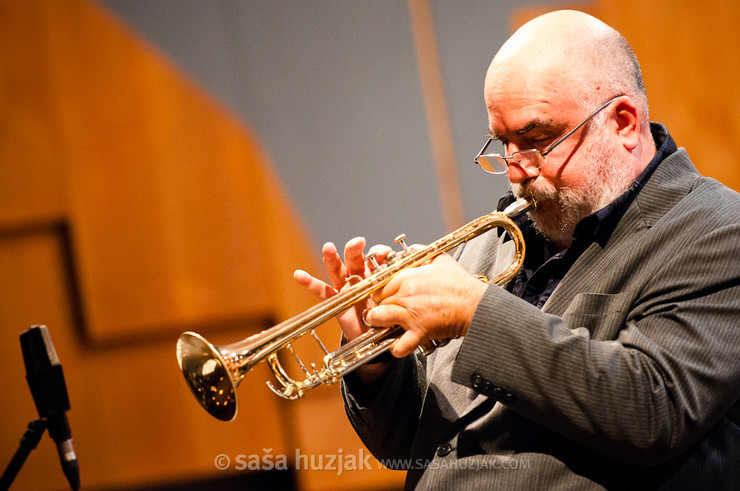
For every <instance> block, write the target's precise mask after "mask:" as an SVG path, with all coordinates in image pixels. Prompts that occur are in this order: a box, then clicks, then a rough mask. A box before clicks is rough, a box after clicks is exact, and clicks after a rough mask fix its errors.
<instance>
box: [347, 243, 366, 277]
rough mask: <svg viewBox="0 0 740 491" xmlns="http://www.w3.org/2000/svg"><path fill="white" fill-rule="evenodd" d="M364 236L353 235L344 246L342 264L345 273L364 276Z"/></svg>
mask: <svg viewBox="0 0 740 491" xmlns="http://www.w3.org/2000/svg"><path fill="white" fill-rule="evenodd" d="M364 249H365V238H364V237H355V238H354V239H352V240H350V241H349V242H347V245H345V246H344V264H345V265H346V267H347V273H348V274H349V275H350V276H351V275H358V276H362V277H364V276H365V255H364V254H363V251H364Z"/></svg>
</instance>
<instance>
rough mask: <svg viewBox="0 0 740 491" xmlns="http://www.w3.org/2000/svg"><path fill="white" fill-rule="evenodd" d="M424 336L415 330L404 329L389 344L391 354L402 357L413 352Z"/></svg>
mask: <svg viewBox="0 0 740 491" xmlns="http://www.w3.org/2000/svg"><path fill="white" fill-rule="evenodd" d="M423 340H424V337H423V336H422V335H421V334H420V333H419V332H417V331H405V332H404V333H403V334H402V335H401V337H400V338H398V339H397V340H396V342H395V343H393V346H391V354H392V355H393V356H395V357H396V358H403V357H404V356H408V355H410V354H411V353H413V352H414V351H415V350H416V348H418V347H419V345H420V344H421V342H422V341H423Z"/></svg>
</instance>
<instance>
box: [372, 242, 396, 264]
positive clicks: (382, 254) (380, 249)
mask: <svg viewBox="0 0 740 491" xmlns="http://www.w3.org/2000/svg"><path fill="white" fill-rule="evenodd" d="M391 252H393V249H392V248H390V247H389V246H387V245H384V244H375V245H374V246H372V247H371V248H370V249H369V250H368V251H367V253H368V255H370V254H374V255H375V260H376V261H378V264H385V263H386V262H388V254H390V253H391Z"/></svg>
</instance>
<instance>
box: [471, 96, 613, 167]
mask: <svg viewBox="0 0 740 491" xmlns="http://www.w3.org/2000/svg"><path fill="white" fill-rule="evenodd" d="M620 97H622V95H618V96H614V97H612V98H611V99H609V100H608V101H606V102H605V103H603V104H602V105H601V106H599V107H598V108H597V109H596V110H595V111H594V112H592V113H591V114H589V115H588V116H587V117H586V119H584V120H583V121H581V122H580V123H578V125H576V126H575V127H574V128H573V129H572V130H570V131H569V132H567V133H566V134H564V135H563V136H561V137H560V138H558V139H557V140H555V141H554V142H553V143H552V144H551V145H550V146H549V147H547V148H546V149H545V150H543V151H539V150H537V149H536V148H528V149H526V150H519V151H517V152H514V153H512V154H511V155H507V156H504V155H501V154H499V153H491V154H485V151H486V149H487V148H488V146H489V145H490V144H491V142H493V141H494V139H493V138H489V139H488V140H486V143H485V145H483V148H481V149H480V152H478V155H476V156H475V159H474V161H475V163H476V164H478V166H479V167H480V168H481V169H483V170H484V171H486V172H488V173H489V174H506V172H507V171H508V170H509V160H513V161H514V162H516V163H517V164H520V163H521V159H520V158H519V157H518V156H517V155H521V154H531V153H534V154H539V156H540V157H542V160H544V158H545V156H547V154H549V153H550V152H552V151H553V150H555V148H556V147H557V146H558V145H560V144H561V143H563V142H564V141H565V140H566V139H567V138H568V137H569V136H571V135H572V134H573V133H575V132H576V131H578V129H579V128H580V127H581V126H583V125H584V124H586V123H587V122H588V121H589V120H590V119H591V118H593V117H594V116H596V115H597V114H598V113H599V112H600V111H601V110H602V109H604V108H605V107H607V106H608V105H609V104H611V103H612V102H614V101H616V100H617V99H619V98H620ZM481 157H489V158H493V159H496V160H497V161H498V162H499V163H503V166H504V170H501V171H494V170H489V169H487V168H486V167H489V168H491V167H490V166H486V165H483V164H481V163H480V160H479V159H480V158H481ZM541 166H542V162H540V164H539V165H538V166H537V168H538V169H539V168H540V167H541Z"/></svg>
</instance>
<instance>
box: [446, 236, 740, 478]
mask: <svg viewBox="0 0 740 491" xmlns="http://www.w3.org/2000/svg"><path fill="white" fill-rule="evenodd" d="M738 237H740V226H738V225H737V224H734V225H727V226H724V227H721V228H718V229H716V230H714V231H712V232H710V233H707V234H704V235H701V236H700V237H694V238H692V240H691V242H690V244H691V245H690V246H689V247H685V248H683V249H681V250H680V251H674V252H672V253H671V255H669V256H666V258H665V260H664V261H661V262H660V263H659V265H658V266H655V269H654V270H653V271H650V272H649V274H645V272H644V271H643V272H642V273H643V274H644V275H645V279H644V281H643V282H642V283H641V284H640V285H639V287H634V288H632V289H631V290H630V289H625V290H624V291H620V290H619V288H615V290H616V291H612V292H610V293H609V294H604V293H591V294H582V295H580V296H577V297H576V298H575V299H574V300H573V302H572V304H571V305H572V306H577V307H576V308H574V309H572V310H569V311H568V312H566V313H564V314H563V315H553V314H548V313H546V312H543V311H540V310H539V309H537V308H535V307H534V306H532V305H530V304H528V303H527V302H525V301H523V300H521V299H519V298H517V297H515V296H513V295H511V294H509V293H508V292H506V291H504V290H503V289H501V288H499V287H496V286H491V287H489V289H488V290H487V292H486V294H485V296H484V298H483V299H482V300H481V302H480V303H479V305H478V308H477V311H476V313H475V316H474V319H473V322H472V323H471V325H470V326H469V329H468V333H467V335H466V337H465V340H464V342H463V344H462V347H461V349H460V351H459V353H458V356H457V359H456V361H455V366H454V367H453V375H452V378H453V381H455V382H457V383H460V384H463V385H466V386H468V387H471V388H473V389H474V390H476V391H478V392H481V393H483V394H485V395H488V396H489V397H493V398H496V399H498V401H499V402H501V403H503V404H505V405H506V406H507V407H509V408H510V409H512V410H514V411H516V412H518V413H519V414H521V415H522V416H524V417H526V418H528V419H531V420H534V421H536V422H537V423H540V424H542V425H544V426H546V427H548V428H551V429H553V430H554V431H556V432H559V433H561V434H562V435H564V436H566V437H568V438H569V439H571V440H573V441H576V442H578V443H580V444H582V445H585V446H587V447H589V448H591V449H593V450H594V451H596V452H598V453H600V454H602V455H605V456H607V457H612V458H616V459H619V460H622V461H626V462H630V463H634V464H639V465H643V464H644V465H650V464H656V463H660V462H663V461H667V460H669V459H670V458H672V457H675V456H676V455H678V454H680V453H681V452H682V451H684V450H686V449H687V448H688V447H689V446H691V445H692V444H693V443H695V442H696V441H697V440H699V439H700V438H701V437H702V436H703V435H705V434H706V433H707V432H708V431H709V429H710V428H711V427H712V426H713V425H714V424H715V423H717V421H718V420H719V419H720V418H721V417H722V416H723V415H725V414H726V413H727V412H728V411H729V410H730V408H731V407H732V406H733V404H736V403H737V401H738V398H739V397H740V365H739V364H738V353H740V325H739V324H738V319H740V317H739V315H740V267H739V264H740V263H738V261H737V255H738V252H739V251H738V244H739V242H738ZM646 254H647V253H646ZM655 263H656V261H654V262H653V263H650V264H655ZM597 273H598V274H606V273H605V271H601V272H597ZM578 306H580V307H578ZM579 310H580V313H579V312H578V311H579ZM607 324H613V325H614V326H617V327H615V328H614V329H613V336H604V337H601V338H600V336H594V332H599V330H600V329H601V328H603V327H604V326H605V325H607Z"/></svg>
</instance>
